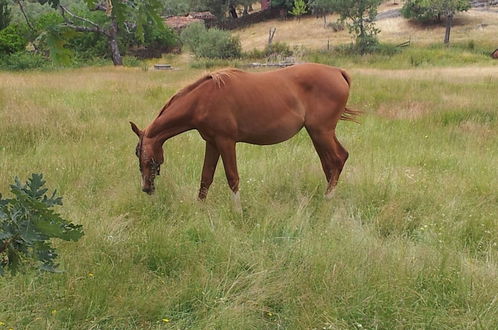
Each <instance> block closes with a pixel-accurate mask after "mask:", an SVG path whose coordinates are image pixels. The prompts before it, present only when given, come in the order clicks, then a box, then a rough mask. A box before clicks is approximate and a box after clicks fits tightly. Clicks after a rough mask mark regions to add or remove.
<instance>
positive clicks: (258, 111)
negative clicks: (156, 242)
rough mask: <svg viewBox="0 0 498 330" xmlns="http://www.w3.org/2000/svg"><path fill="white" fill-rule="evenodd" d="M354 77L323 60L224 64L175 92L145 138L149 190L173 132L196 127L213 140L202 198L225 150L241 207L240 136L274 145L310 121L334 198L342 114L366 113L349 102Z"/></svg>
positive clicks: (142, 157) (142, 160)
mask: <svg viewBox="0 0 498 330" xmlns="http://www.w3.org/2000/svg"><path fill="white" fill-rule="evenodd" d="M350 85H351V79H350V76H349V75H348V74H347V73H346V71H344V70H342V69H340V68H335V67H331V66H327V65H323V64H313V63H305V64H297V65H294V66H290V67H286V68H283V69H278V70H275V71H270V72H252V73H251V72H245V71H241V70H238V69H222V70H219V71H217V72H213V73H210V74H206V75H204V76H203V77H201V78H200V79H198V80H197V81H195V82H194V83H192V84H190V85H188V86H186V87H185V88H183V89H181V90H180V91H178V92H177V93H176V94H175V95H173V96H172V97H171V98H170V100H169V101H168V102H167V103H166V105H165V106H164V107H163V108H162V109H161V111H160V112H159V115H158V116H157V117H156V119H154V121H153V122H152V123H151V124H150V125H149V126H148V127H147V128H146V129H144V130H140V129H139V128H138V127H137V125H135V124H134V123H133V122H130V124H131V129H132V130H133V132H135V134H136V135H137V136H138V138H139V142H138V144H137V147H136V156H137V157H138V160H139V167H140V172H141V178H142V190H143V191H144V192H146V193H148V194H152V193H153V192H154V190H155V186H154V180H155V178H156V176H157V175H159V174H160V166H161V164H162V163H163V162H164V155H163V148H162V146H163V144H164V142H165V141H166V140H168V139H170V138H172V137H174V136H176V135H178V134H180V133H183V132H186V131H189V130H192V129H195V130H197V131H198V132H199V134H200V135H201V137H202V138H203V139H204V140H205V142H206V146H205V154H204V165H203V167H202V175H201V184H200V189H199V194H198V199H199V200H205V199H206V196H207V193H208V189H209V187H210V185H211V183H212V182H213V176H214V172H215V170H216V166H217V164H218V160H219V158H220V156H221V159H222V161H223V166H224V169H225V174H226V178H227V181H228V185H229V187H230V189H231V190H232V192H233V198H234V202H235V208H236V210H237V211H239V212H241V210H242V209H241V203H240V195H239V174H238V171H237V160H236V143H237V142H245V143H250V144H256V145H271V144H276V143H280V142H283V141H286V140H288V139H290V138H291V137H293V136H294V135H296V134H297V133H298V132H299V131H300V130H301V129H302V128H303V127H305V128H306V130H307V132H308V134H309V136H310V137H311V140H312V141H313V145H314V147H315V149H316V152H317V153H318V156H319V158H320V161H321V164H322V168H323V171H324V173H325V177H326V180H327V189H326V191H325V196H326V197H327V198H331V197H332V194H333V192H334V188H335V186H336V185H337V182H338V180H339V176H340V174H341V171H342V169H343V167H344V164H345V163H346V160H347V159H348V155H349V154H348V152H347V150H346V149H345V148H344V147H343V146H342V145H341V144H340V143H339V141H338V140H337V137H336V135H335V130H336V125H337V123H338V121H339V120H349V121H356V117H357V116H358V115H359V114H360V113H361V112H360V111H357V110H352V109H350V108H347V107H346V103H347V101H348V97H349V89H350Z"/></svg>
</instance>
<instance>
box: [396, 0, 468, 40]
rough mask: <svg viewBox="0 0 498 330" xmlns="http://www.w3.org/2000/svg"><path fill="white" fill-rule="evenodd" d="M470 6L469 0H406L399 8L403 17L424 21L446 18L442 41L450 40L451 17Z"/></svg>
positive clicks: (438, 20)
mask: <svg viewBox="0 0 498 330" xmlns="http://www.w3.org/2000/svg"><path fill="white" fill-rule="evenodd" d="M469 8H470V1H469V0H407V1H406V2H405V4H404V5H403V8H402V9H401V12H402V14H403V16H404V17H405V18H413V19H415V20H417V21H420V22H423V23H426V22H429V21H437V22H441V17H445V18H446V30H445V34H444V43H445V44H448V43H449V42H450V32H451V26H452V24H453V17H454V16H455V14H456V13H457V12H460V11H466V10H468V9H469Z"/></svg>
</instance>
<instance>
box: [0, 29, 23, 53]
mask: <svg viewBox="0 0 498 330" xmlns="http://www.w3.org/2000/svg"><path fill="white" fill-rule="evenodd" d="M27 44H28V40H26V39H25V38H24V37H23V36H22V34H21V33H20V31H18V29H17V28H16V26H15V25H9V26H8V27H6V28H5V29H3V30H1V31H0V54H12V53H15V52H19V51H22V50H24V49H26V45H27Z"/></svg>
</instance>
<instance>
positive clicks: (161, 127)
mask: <svg viewBox="0 0 498 330" xmlns="http://www.w3.org/2000/svg"><path fill="white" fill-rule="evenodd" d="M192 128H193V126H192V120H191V115H190V114H189V111H185V110H184V109H179V108H178V107H170V108H169V109H166V110H165V111H162V113H161V115H160V116H159V117H157V118H156V119H155V120H154V121H153V122H152V124H151V125H150V126H149V127H148V128H147V130H146V132H145V135H146V136H147V137H148V138H151V139H155V140H156V141H158V142H159V143H160V144H161V145H162V144H163V143H164V142H165V141H166V140H168V139H169V138H172V137H173V136H175V135H178V134H180V133H183V132H185V131H188V130H191V129H192Z"/></svg>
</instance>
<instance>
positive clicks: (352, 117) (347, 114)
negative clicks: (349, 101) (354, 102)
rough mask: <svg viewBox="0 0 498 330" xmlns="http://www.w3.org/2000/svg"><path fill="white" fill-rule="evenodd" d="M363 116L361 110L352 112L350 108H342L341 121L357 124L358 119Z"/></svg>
mask: <svg viewBox="0 0 498 330" xmlns="http://www.w3.org/2000/svg"><path fill="white" fill-rule="evenodd" d="M362 114H363V111H361V110H353V109H350V108H347V107H346V108H344V112H343V113H342V114H341V120H348V121H354V122H355V123H357V124H359V123H360V122H359V121H358V117H359V116H361V115H362Z"/></svg>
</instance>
